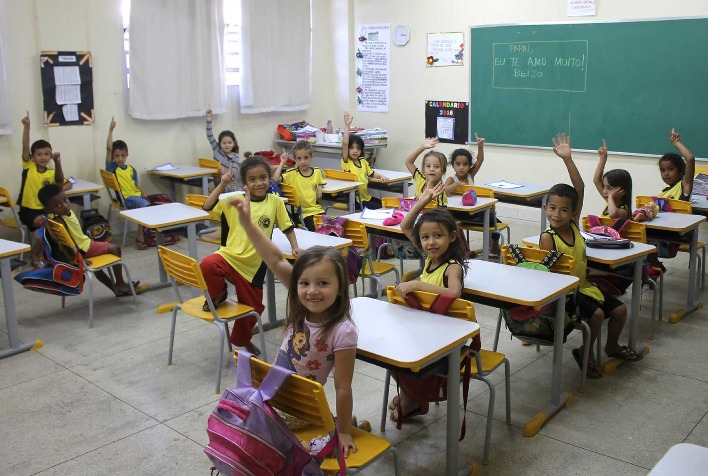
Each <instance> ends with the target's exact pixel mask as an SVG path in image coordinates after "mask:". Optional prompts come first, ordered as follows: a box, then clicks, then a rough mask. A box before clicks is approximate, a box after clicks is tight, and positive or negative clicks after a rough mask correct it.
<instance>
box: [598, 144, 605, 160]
mask: <svg viewBox="0 0 708 476" xmlns="http://www.w3.org/2000/svg"><path fill="white" fill-rule="evenodd" d="M597 155H599V156H600V160H607V141H606V140H605V139H602V147H600V148H599V149H597Z"/></svg>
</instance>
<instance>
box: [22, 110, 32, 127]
mask: <svg viewBox="0 0 708 476" xmlns="http://www.w3.org/2000/svg"><path fill="white" fill-rule="evenodd" d="M20 122H21V123H22V126H23V127H29V126H30V118H29V111H27V114H25V117H23V118H22V120H21V121H20Z"/></svg>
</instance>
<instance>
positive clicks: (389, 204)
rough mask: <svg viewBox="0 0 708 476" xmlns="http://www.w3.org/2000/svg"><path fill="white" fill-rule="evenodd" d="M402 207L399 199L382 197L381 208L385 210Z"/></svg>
mask: <svg viewBox="0 0 708 476" xmlns="http://www.w3.org/2000/svg"><path fill="white" fill-rule="evenodd" d="M400 205H401V202H400V200H398V198H397V197H381V206H382V207H383V208H398V207H399V206H400Z"/></svg>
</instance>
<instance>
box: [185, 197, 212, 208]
mask: <svg viewBox="0 0 708 476" xmlns="http://www.w3.org/2000/svg"><path fill="white" fill-rule="evenodd" d="M206 199H207V196H206V195H200V194H198V193H188V194H187V195H185V197H184V200H185V202H186V203H187V205H189V206H190V207H194V208H199V209H201V208H202V206H203V205H204V202H206Z"/></svg>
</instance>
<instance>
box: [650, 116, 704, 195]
mask: <svg viewBox="0 0 708 476" xmlns="http://www.w3.org/2000/svg"><path fill="white" fill-rule="evenodd" d="M669 140H671V143H672V144H673V145H674V147H676V150H678V151H679V153H680V154H681V155H678V154H674V153H667V154H664V155H662V156H661V158H660V159H659V171H660V172H661V179H662V180H663V181H664V183H665V184H666V185H667V187H666V188H665V189H663V190H662V191H661V192H660V193H659V196H660V197H664V198H673V199H675V200H683V201H685V202H690V201H691V192H692V191H693V175H694V173H695V171H696V157H695V156H694V155H693V154H692V153H691V151H690V150H688V148H687V147H686V146H685V145H683V143H682V142H681V135H680V134H679V133H678V132H676V130H674V129H671V132H670V133H669ZM681 156H683V159H682V158H681ZM684 159H685V161H684Z"/></svg>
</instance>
